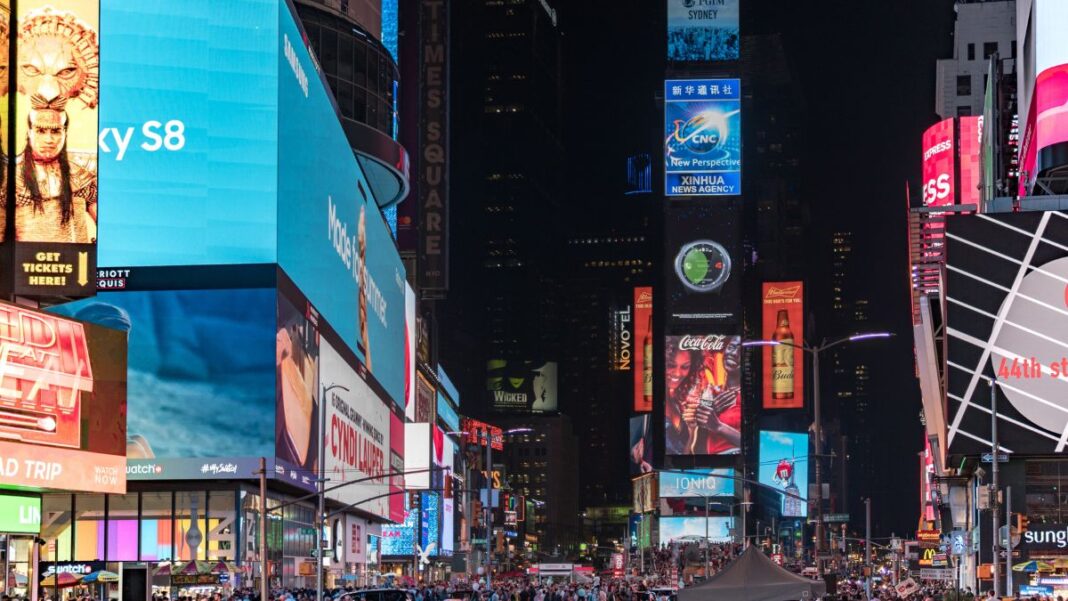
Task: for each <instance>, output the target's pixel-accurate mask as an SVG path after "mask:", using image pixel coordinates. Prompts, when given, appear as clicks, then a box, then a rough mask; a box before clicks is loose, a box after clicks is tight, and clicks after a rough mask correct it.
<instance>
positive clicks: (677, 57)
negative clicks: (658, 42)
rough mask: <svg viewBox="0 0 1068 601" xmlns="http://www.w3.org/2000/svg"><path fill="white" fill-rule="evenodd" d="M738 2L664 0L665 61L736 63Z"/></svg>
mask: <svg viewBox="0 0 1068 601" xmlns="http://www.w3.org/2000/svg"><path fill="white" fill-rule="evenodd" d="M740 2H741V0H667V58H668V60H669V61H673V62H687V63H707V62H714V61H729V60H738V48H739V45H740V43H741V39H740V38H739V35H738V19H739V7H738V5H739V3H740Z"/></svg>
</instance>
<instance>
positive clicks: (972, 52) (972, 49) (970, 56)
mask: <svg viewBox="0 0 1068 601" xmlns="http://www.w3.org/2000/svg"><path fill="white" fill-rule="evenodd" d="M968 60H970V61H973V60H975V44H968Z"/></svg>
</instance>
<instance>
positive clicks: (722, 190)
mask: <svg viewBox="0 0 1068 601" xmlns="http://www.w3.org/2000/svg"><path fill="white" fill-rule="evenodd" d="M741 193H742V102H741V84H740V80H737V79H669V80H666V81H665V82H664V194H665V195H667V196H737V195H739V194H741Z"/></svg>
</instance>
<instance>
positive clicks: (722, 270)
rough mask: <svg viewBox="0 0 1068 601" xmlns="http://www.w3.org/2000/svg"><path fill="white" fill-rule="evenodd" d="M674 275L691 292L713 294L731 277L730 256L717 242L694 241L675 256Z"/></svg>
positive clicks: (685, 245) (684, 246)
mask: <svg viewBox="0 0 1068 601" xmlns="http://www.w3.org/2000/svg"><path fill="white" fill-rule="evenodd" d="M675 275H676V276H677V277H678V278H679V281H680V282H682V285H683V286H685V287H686V288H688V289H689V290H692V291H693V292H700V293H705V292H715V291H716V290H719V289H720V288H722V287H723V284H725V283H727V280H728V279H729V278H730V276H731V256H730V254H729V253H728V252H727V249H726V248H723V245H722V244H720V243H718V242H713V241H712V240H694V241H693V242H689V243H687V244H684V245H683V246H682V248H680V249H679V252H678V254H677V255H675Z"/></svg>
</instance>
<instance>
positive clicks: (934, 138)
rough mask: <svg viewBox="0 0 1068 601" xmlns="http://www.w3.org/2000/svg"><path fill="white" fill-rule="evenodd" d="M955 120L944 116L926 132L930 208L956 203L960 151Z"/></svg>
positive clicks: (925, 176)
mask: <svg viewBox="0 0 1068 601" xmlns="http://www.w3.org/2000/svg"><path fill="white" fill-rule="evenodd" d="M953 129H954V128H953V119H952V118H950V119H945V120H943V121H939V122H938V123H936V124H934V125H932V126H931V127H928V128H927V131H925V132H923V204H924V206H928V207H938V206H943V205H952V204H956V200H957V195H956V193H955V192H954V186H955V185H956V173H957V150H956V146H955V144H954V140H953V139H954V132H953Z"/></svg>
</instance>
